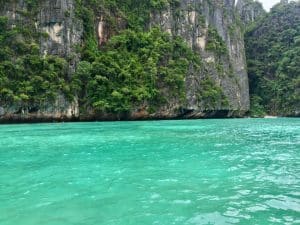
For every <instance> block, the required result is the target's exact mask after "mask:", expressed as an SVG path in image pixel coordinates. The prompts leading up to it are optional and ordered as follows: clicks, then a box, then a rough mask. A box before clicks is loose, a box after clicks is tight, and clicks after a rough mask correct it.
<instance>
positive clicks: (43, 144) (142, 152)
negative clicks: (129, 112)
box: [0, 118, 300, 225]
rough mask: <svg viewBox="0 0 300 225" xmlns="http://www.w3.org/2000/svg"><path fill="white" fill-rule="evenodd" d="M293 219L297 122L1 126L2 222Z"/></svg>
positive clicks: (77, 224) (299, 153) (299, 208)
mask: <svg viewBox="0 0 300 225" xmlns="http://www.w3.org/2000/svg"><path fill="white" fill-rule="evenodd" d="M299 223H300V119H297V118H293V119H285V118H278V119H228V120H186V121H147V122H106V123H65V124H34V125H30V124H27V125H1V126H0V224H1V225H40V224H43V225H95V224H98V225H99V224H101V225H102V224H103V225H142V224H143V225H148V224H149V225H150V224H158V225H171V224H176V225H177V224H178V225H188V224H191V225H193V224H196V225H199V224H260V225H264V224H299Z"/></svg>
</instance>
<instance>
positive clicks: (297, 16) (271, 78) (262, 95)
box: [245, 2, 300, 115]
mask: <svg viewBox="0 0 300 225" xmlns="http://www.w3.org/2000/svg"><path fill="white" fill-rule="evenodd" d="M245 42H246V53H247V61H248V69H249V78H250V91H251V93H250V94H251V100H252V114H254V115H262V114H265V113H268V114H274V115H277V114H280V115H294V114H296V113H297V111H298V113H299V111H300V2H297V3H296V2H291V3H289V4H286V3H284V4H278V5H276V6H275V7H274V8H273V9H272V10H271V12H270V13H269V14H268V15H267V16H265V17H264V18H262V19H261V20H259V21H258V22H256V23H255V24H253V25H252V26H251V27H250V28H249V30H248V32H247V33H246V35H245Z"/></svg>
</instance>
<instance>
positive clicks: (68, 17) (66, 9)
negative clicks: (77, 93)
mask: <svg viewBox="0 0 300 225" xmlns="http://www.w3.org/2000/svg"><path fill="white" fill-rule="evenodd" d="M0 16H6V17H7V18H8V19H9V24H10V26H11V27H17V26H21V27H22V26H23V25H24V24H27V25H28V24H31V25H32V26H31V27H32V31H31V32H36V33H38V32H40V33H43V34H46V35H41V37H40V40H38V42H39V44H40V46H39V49H40V54H41V57H44V56H46V55H55V56H60V57H63V58H65V59H66V60H67V62H68V65H69V69H68V70H67V71H66V72H67V73H68V75H69V76H71V75H72V73H74V72H75V69H76V64H77V62H78V61H79V55H78V53H76V51H75V47H76V45H79V44H80V43H81V38H82V32H83V28H82V23H81V21H80V20H78V19H76V17H75V3H74V1H73V0H43V1H39V3H38V5H28V4H26V1H24V0H17V1H6V2H5V3H3V4H2V5H1V6H0ZM1 100H2V99H0V122H1V121H2V122H3V121H52V120H57V121H63V120H73V119H75V118H78V117H79V106H78V101H77V98H76V97H75V98H74V100H73V101H69V100H67V99H66V98H65V97H64V96H63V95H62V94H61V93H59V94H58V97H57V99H56V100H54V101H52V102H49V101H45V102H43V103H41V104H39V105H36V104H34V105H32V106H29V107H28V106H24V105H22V104H9V103H6V102H4V101H1Z"/></svg>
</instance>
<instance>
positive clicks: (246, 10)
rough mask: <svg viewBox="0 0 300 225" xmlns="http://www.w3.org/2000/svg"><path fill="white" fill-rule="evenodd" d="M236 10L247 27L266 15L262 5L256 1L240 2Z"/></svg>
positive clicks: (246, 0) (239, 0) (242, 0)
mask: <svg viewBox="0 0 300 225" xmlns="http://www.w3.org/2000/svg"><path fill="white" fill-rule="evenodd" d="M236 8H237V11H238V13H239V15H240V17H241V20H242V22H243V23H244V25H245V26H247V25H249V24H251V23H253V22H254V21H256V20H258V19H259V18H262V17H263V16H264V15H266V11H265V10H264V8H263V6H262V4H261V3H260V2H257V1H254V0H238V2H237V5H236Z"/></svg>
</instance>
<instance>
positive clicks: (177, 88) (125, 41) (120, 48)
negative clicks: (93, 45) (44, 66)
mask: <svg viewBox="0 0 300 225" xmlns="http://www.w3.org/2000/svg"><path fill="white" fill-rule="evenodd" d="M193 57H194V56H193V53H192V51H191V50H190V49H189V48H188V47H187V46H186V45H185V44H184V43H183V42H182V40H180V39H179V38H175V39H173V38H171V37H170V35H168V34H167V33H164V32H161V31H160V30H159V29H158V28H154V29H151V30H150V31H148V32H134V31H132V30H125V31H123V32H122V33H121V34H119V35H117V36H114V37H112V38H111V40H110V41H109V42H108V43H107V45H106V46H105V48H103V49H102V50H101V51H98V52H97V54H96V56H94V58H93V60H90V61H82V62H81V63H80V64H79V67H78V70H77V72H76V74H75V77H74V79H75V82H77V84H78V87H79V90H81V91H80V92H81V98H86V99H85V101H84V102H85V103H87V104H88V105H92V106H93V107H94V108H96V109H97V110H99V111H110V112H126V111H129V110H131V109H133V108H135V107H138V106H143V105H149V103H150V105H152V106H153V107H154V106H158V105H159V104H162V103H165V102H167V99H172V98H179V99H178V100H179V101H183V100H184V97H185V95H184V93H185V86H184V80H185V76H186V74H187V70H188V66H189V64H190V63H191V62H193V61H195V62H196V59H195V58H193ZM147 103H148V104H147Z"/></svg>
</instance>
